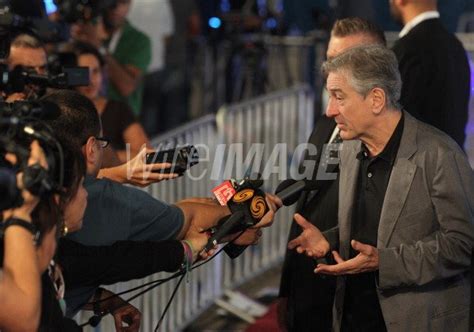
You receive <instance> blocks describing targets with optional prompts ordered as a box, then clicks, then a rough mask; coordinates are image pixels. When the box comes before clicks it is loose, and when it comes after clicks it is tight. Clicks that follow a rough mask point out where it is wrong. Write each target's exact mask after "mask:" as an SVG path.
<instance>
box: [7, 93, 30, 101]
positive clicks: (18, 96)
mask: <svg viewBox="0 0 474 332" xmlns="http://www.w3.org/2000/svg"><path fill="white" fill-rule="evenodd" d="M25 99H27V96H26V93H24V92H14V93H12V94H10V95H8V96H7V98H6V100H5V101H6V102H7V103H13V102H15V101H20V100H25Z"/></svg>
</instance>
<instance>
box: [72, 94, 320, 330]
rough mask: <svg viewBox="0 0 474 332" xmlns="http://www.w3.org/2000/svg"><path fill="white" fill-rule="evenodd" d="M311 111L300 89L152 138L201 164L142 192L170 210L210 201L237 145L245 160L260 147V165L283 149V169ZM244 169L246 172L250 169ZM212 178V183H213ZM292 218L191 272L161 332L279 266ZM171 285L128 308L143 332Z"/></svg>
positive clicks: (108, 326)
mask: <svg viewBox="0 0 474 332" xmlns="http://www.w3.org/2000/svg"><path fill="white" fill-rule="evenodd" d="M313 104H314V99H313V94H312V91H311V89H310V88H309V87H308V86H299V87H295V88H292V89H289V90H285V91H281V92H276V93H273V94H270V95H268V96H264V97H261V98H257V99H255V100H252V101H248V102H245V103H242V104H238V105H232V106H229V107H225V108H222V109H221V110H220V111H219V113H218V116H217V121H216V117H215V116H211V115H210V116H208V117H204V118H202V119H200V120H197V121H195V122H191V123H190V124H188V125H185V126H183V127H181V128H178V129H176V130H174V131H172V132H170V133H167V134H165V135H163V136H159V137H157V138H156V139H154V140H153V141H152V143H153V145H155V146H156V145H158V144H161V145H162V146H165V147H171V146H176V145H183V144H186V143H189V144H194V145H195V146H197V147H198V149H199V152H200V157H202V158H204V160H203V161H200V163H199V164H198V165H196V166H194V167H193V168H192V169H191V170H190V171H189V172H188V173H189V174H186V175H185V176H183V177H182V178H179V179H175V180H172V181H165V182H162V183H159V184H156V185H152V186H150V187H149V188H147V189H146V190H147V191H148V192H149V193H150V194H151V195H153V196H154V197H156V198H159V199H161V200H164V201H167V202H169V203H173V202H176V201H178V200H180V199H182V198H185V197H192V196H210V195H211V189H212V188H213V187H214V186H215V185H216V184H217V183H220V181H221V180H222V178H223V176H225V175H227V174H225V172H224V170H225V167H223V166H224V165H225V164H226V162H227V160H226V158H227V157H228V155H229V151H230V150H231V146H233V144H234V143H238V144H242V147H243V152H244V159H245V156H246V154H247V151H248V149H249V148H250V147H251V145H252V144H253V143H262V144H264V154H263V160H262V164H265V163H266V161H268V160H269V158H270V156H271V154H272V151H273V150H274V147H275V146H278V144H280V143H285V145H281V151H282V153H284V154H286V155H283V156H281V159H278V160H282V161H284V165H283V164H282V165H279V166H280V167H282V168H285V167H288V164H289V161H290V160H291V159H289V157H291V158H293V155H294V152H295V151H294V150H295V148H296V146H297V145H298V144H299V143H303V142H306V140H307V138H308V137H309V134H310V132H311V129H312V126H313V108H314V105H313ZM163 144H164V145H163ZM219 146H220V147H219ZM235 146H238V145H235ZM206 147H207V148H206ZM203 151H204V152H208V155H207V156H206V155H204V156H203V155H201V154H202V152H203ZM219 151H220V152H219ZM295 158H298V156H296V157H295ZM296 164H297V162H296ZM235 165H236V164H235V163H234V166H235ZM243 166H244V167H243V168H246V167H249V166H251V164H249V165H243ZM216 167H217V168H218V169H217V170H216V169H215V168H216ZM283 173H284V174H283ZM283 173H282V174H281V175H279V174H271V176H270V178H269V179H265V181H264V189H265V190H266V191H270V192H272V191H274V190H275V188H276V186H277V184H278V183H279V181H281V180H282V179H283V178H284V177H286V176H287V175H288V174H287V172H283ZM202 174H205V175H204V176H203V177H202V178H201V179H199V180H196V179H195V178H197V177H199V176H200V175H202ZM216 174H217V175H218V176H217V178H214V176H215V175H216ZM232 175H235V174H232ZM193 178H194V179H193ZM291 215H292V210H290V209H289V208H283V209H281V210H280V211H279V212H278V214H277V217H276V218H275V222H274V224H273V225H272V227H270V228H268V229H265V230H264V236H263V237H262V240H261V243H260V244H259V245H257V246H253V247H250V248H248V249H247V250H246V251H245V252H244V254H243V255H241V256H240V257H238V258H237V259H235V260H231V259H230V258H228V257H227V256H226V255H225V254H224V253H222V254H220V255H218V256H217V257H215V258H214V259H213V260H212V261H210V262H209V263H207V264H206V265H204V266H202V267H200V268H198V269H196V270H194V271H193V272H192V273H191V275H190V276H189V283H187V282H183V283H182V284H181V286H180V289H179V290H178V292H177V294H176V297H175V298H174V300H173V302H172V304H171V307H170V309H169V310H168V313H167V315H166V317H165V319H164V321H163V324H162V327H161V329H160V331H173V332H174V331H179V330H181V329H183V328H184V327H185V326H186V325H188V324H189V323H191V322H192V321H193V320H194V319H195V318H196V317H197V316H198V315H199V314H201V313H202V312H203V311H204V310H206V309H207V308H208V307H209V306H210V305H211V304H213V303H214V301H215V300H216V299H217V298H219V297H220V296H221V295H222V294H223V292H224V291H225V290H226V289H231V288H235V287H237V286H239V285H240V284H242V283H243V282H245V281H247V280H249V279H250V278H252V277H254V276H256V275H258V274H260V273H262V272H264V271H265V270H266V269H268V268H270V267H272V266H274V265H275V264H276V263H279V262H281V260H282V258H283V255H284V252H285V248H286V242H287V236H288V229H289V224H290V223H289V221H290V220H291ZM163 254H164V255H166V254H167V253H163ZM169 275H170V274H167V273H158V274H155V275H152V276H149V277H147V278H143V279H140V280H134V281H130V282H125V283H120V284H117V285H113V286H110V287H107V288H109V289H110V290H111V291H113V292H120V291H124V290H127V289H131V288H133V287H136V286H139V285H143V284H144V283H147V282H150V281H153V280H157V279H160V278H165V277H167V276H169ZM176 283H177V281H176V280H174V281H170V282H167V283H165V284H163V285H161V286H159V287H157V288H155V289H153V290H152V291H150V292H148V293H146V294H145V295H143V296H141V297H139V298H137V299H135V300H134V301H132V304H133V305H135V306H136V307H137V308H138V309H139V310H140V311H141V312H142V325H141V330H142V331H153V329H154V327H155V326H156V324H157V322H158V319H159V317H160V316H161V313H162V312H163V310H164V308H165V306H166V303H167V302H168V300H169V298H170V297H171V294H172V292H173V289H174V287H175V285H176ZM133 294H135V293H132V294H127V295H126V296H123V298H125V299H127V298H129V297H131V296H132V295H133ZM85 320H86V318H85V317H81V318H80V321H81V322H83V321H85ZM99 327H100V328H96V330H100V331H112V330H114V323H113V320H112V319H111V317H110V316H109V317H108V318H107V319H104V320H103V321H102V322H101V324H100V326H99ZM86 330H89V331H91V330H92V329H90V328H89V329H86Z"/></svg>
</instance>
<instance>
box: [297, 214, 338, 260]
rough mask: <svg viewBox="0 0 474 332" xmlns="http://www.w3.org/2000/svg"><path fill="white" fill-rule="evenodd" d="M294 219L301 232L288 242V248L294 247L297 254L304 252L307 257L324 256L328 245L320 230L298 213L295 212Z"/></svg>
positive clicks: (327, 250)
mask: <svg viewBox="0 0 474 332" xmlns="http://www.w3.org/2000/svg"><path fill="white" fill-rule="evenodd" d="M295 221H296V223H297V224H298V225H300V226H301V228H302V229H303V232H302V233H301V234H300V235H299V236H298V237H297V238H295V239H293V240H291V241H290V242H288V249H295V248H296V251H297V252H298V253H299V254H302V253H306V255H307V256H309V257H315V258H321V257H324V256H326V254H327V253H328V252H329V249H330V246H329V242H328V241H327V240H326V238H325V237H324V235H323V234H322V233H321V231H320V230H319V229H318V228H317V227H316V226H314V225H313V224H311V223H310V222H309V221H307V220H306V219H305V218H303V216H301V215H300V214H299V213H296V214H295Z"/></svg>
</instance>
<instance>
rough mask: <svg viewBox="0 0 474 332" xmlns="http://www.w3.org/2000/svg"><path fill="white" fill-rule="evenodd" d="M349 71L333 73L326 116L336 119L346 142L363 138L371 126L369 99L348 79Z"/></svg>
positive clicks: (329, 84) (329, 81)
mask: <svg viewBox="0 0 474 332" xmlns="http://www.w3.org/2000/svg"><path fill="white" fill-rule="evenodd" d="M347 75H349V74H348V73H347V71H336V72H331V73H330V74H329V76H328V78H327V83H326V88H327V90H328V92H329V102H328V106H327V109H326V115H327V116H328V117H330V118H334V120H335V121H336V123H337V127H338V128H339V134H340V135H341V138H342V139H344V140H351V139H356V138H359V137H361V135H363V134H364V133H365V132H366V130H367V128H368V127H369V126H370V119H371V113H370V108H369V107H370V105H369V100H368V98H366V97H364V96H362V95H360V94H359V93H358V92H357V91H356V90H355V89H354V88H353V87H352V86H351V85H350V84H349V80H348V79H347Z"/></svg>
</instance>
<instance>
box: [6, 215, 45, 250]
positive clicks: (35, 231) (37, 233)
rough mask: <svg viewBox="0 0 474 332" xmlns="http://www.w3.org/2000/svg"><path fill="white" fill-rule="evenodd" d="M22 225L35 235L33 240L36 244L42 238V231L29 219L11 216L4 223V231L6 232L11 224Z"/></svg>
mask: <svg viewBox="0 0 474 332" xmlns="http://www.w3.org/2000/svg"><path fill="white" fill-rule="evenodd" d="M13 225H15V226H20V227H23V228H25V229H26V230H28V231H29V232H30V233H31V234H32V235H33V242H34V243H35V244H36V243H37V242H38V240H39V238H40V231H39V230H38V229H37V228H36V226H35V225H34V224H32V223H30V222H28V221H25V220H23V219H20V218H14V217H12V218H9V219H7V220H5V221H4V222H3V224H2V233H5V230H6V229H7V228H8V227H10V226H13Z"/></svg>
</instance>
